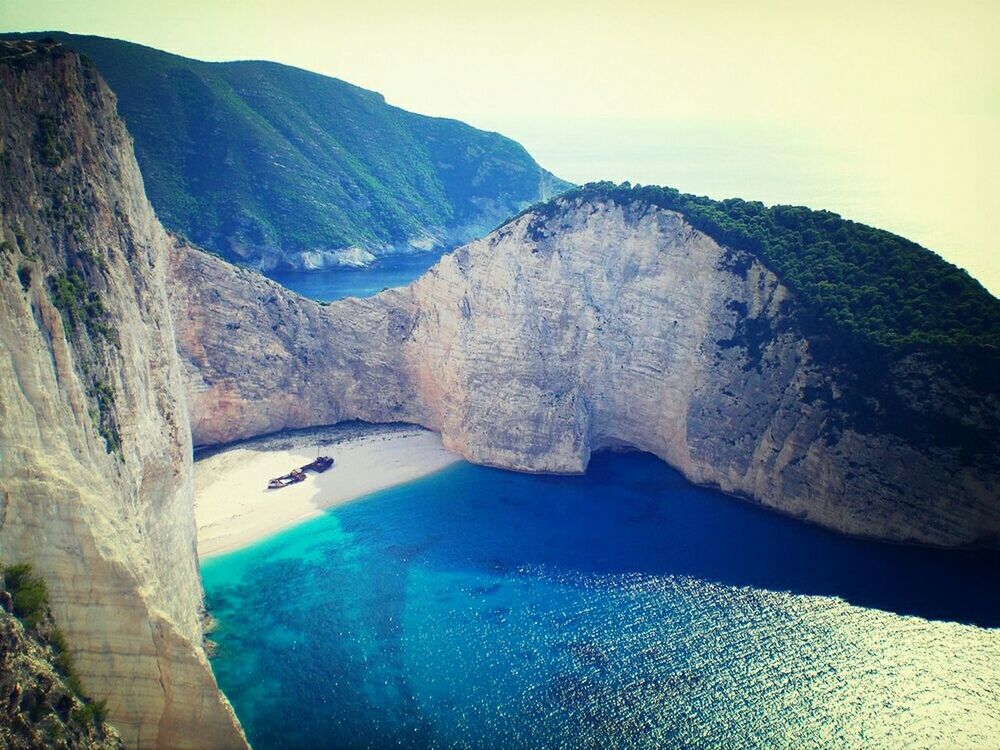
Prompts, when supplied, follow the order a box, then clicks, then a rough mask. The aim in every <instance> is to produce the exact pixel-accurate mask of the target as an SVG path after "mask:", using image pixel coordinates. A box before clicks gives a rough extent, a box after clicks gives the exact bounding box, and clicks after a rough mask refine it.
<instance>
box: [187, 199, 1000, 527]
mask: <svg viewBox="0 0 1000 750" xmlns="http://www.w3.org/2000/svg"><path fill="white" fill-rule="evenodd" d="M171 276H172V279H173V281H172V284H171V287H172V292H171V294H172V299H173V304H174V306H175V310H176V315H177V317H178V319H179V320H184V321H185V325H184V326H182V327H180V329H179V332H178V334H179V349H180V351H181V354H182V357H183V358H184V359H185V360H186V362H187V371H188V375H189V392H190V394H191V396H190V401H189V402H190V405H191V410H192V429H193V434H194V440H195V442H196V443H216V442H225V441H228V440H233V439H238V438H243V437H249V436H251V435H255V434H261V433H265V432H269V431H273V430H278V429H284V428H289V427H305V426H310V425H318V424H324V423H332V422H336V421H339V420H342V419H348V418H360V419H366V420H369V421H410V422H415V423H419V424H422V425H424V426H426V427H429V428H431V429H434V430H437V431H439V432H440V433H441V434H442V436H443V439H444V441H445V444H446V446H448V447H450V448H451V449H453V450H456V451H458V452H459V453H461V454H462V455H464V456H466V457H467V458H469V459H470V460H472V461H475V462H479V463H485V464H491V465H496V466H501V467H506V468H512V469H517V470H522V471H539V472H580V471H583V470H584V469H585V467H586V465H587V462H588V460H589V456H590V454H591V452H592V451H594V450H597V449H600V448H605V447H633V448H637V449H640V450H644V451H649V452H651V453H654V454H656V455H657V456H659V457H661V458H662V459H663V460H664V461H666V462H668V463H670V464H671V465H672V466H674V467H676V468H678V469H679V470H680V471H682V472H683V473H684V474H685V475H686V476H687V477H688V478H689V479H690V480H691V481H693V482H696V483H698V484H703V485H708V486H714V487H718V488H720V489H722V490H724V491H726V492H729V493H732V494H735V495H739V496H742V497H745V498H748V499H751V500H753V501H755V502H758V503H761V504H763V505H766V506H768V507H771V508H774V509H776V510H780V511H782V512H785V513H789V514H792V515H795V516H797V517H800V518H803V519H806V520H809V521H812V522H815V523H819V524H822V525H825V526H828V527H830V528H833V529H836V530H839V531H842V532H846V533H849V534H856V535H860V536H868V537H876V538H881V539H889V540H894V541H907V542H919V543H925V544H937V545H948V546H988V547H989V546H991V547H996V546H998V544H1000V541H998V540H1000V507H998V506H1000V503H998V501H997V497H996V487H997V486H998V485H1000V482H998V472H997V468H996V465H995V461H994V462H989V461H987V462H985V463H976V462H973V463H970V462H967V461H964V460H962V459H961V457H960V456H959V455H958V453H957V452H956V451H955V450H953V449H950V448H947V447H940V446H934V445H922V446H918V445H917V444H915V443H913V442H912V441H910V440H908V439H906V438H904V437H902V436H900V435H898V434H894V433H892V432H890V431H887V430H884V431H872V430H869V431H867V432H863V431H861V430H859V429H855V428H854V427H853V426H852V423H851V421H850V419H849V417H850V416H851V414H852V409H855V408H856V407H855V406H854V405H852V404H847V403H846V402H844V401H843V400H842V399H841V395H840V394H841V386H842V384H843V381H844V377H845V375H844V373H842V372H838V371H836V370H834V369H832V368H831V367H829V366H825V367H821V366H820V365H818V364H817V363H816V362H815V361H814V360H813V358H812V355H811V350H810V345H809V343H808V341H807V340H806V339H805V338H804V337H803V336H802V334H801V333H800V332H799V331H800V329H799V325H798V318H797V314H798V313H797V307H796V304H795V300H794V298H793V297H792V295H791V294H790V293H789V291H788V290H787V289H786V288H785V287H784V286H782V285H781V284H780V283H779V281H778V279H777V278H776V277H775V276H774V274H772V273H771V272H770V271H769V270H768V269H767V268H765V267H764V266H763V265H761V263H760V262H759V261H757V260H755V259H754V258H752V257H750V256H748V255H742V254H740V253H736V252H734V251H732V250H729V249H727V248H723V247H721V246H720V245H719V244H718V243H716V242H715V241H714V240H712V239H711V238H710V237H708V236H706V235H704V234H702V233H701V232H698V231H696V230H695V229H693V228H692V227H691V226H690V225H689V224H687V223H686V222H685V221H684V219H683V217H682V216H680V215H678V214H676V213H673V212H670V211H665V210H662V209H658V208H654V207H650V206H648V205H641V204H633V205H631V206H624V207H623V206H621V205H617V204H615V203H611V202H600V201H597V202H580V201H579V200H576V201H573V202H571V201H567V200H560V203H559V204H558V210H556V211H554V212H550V213H549V214H548V215H541V214H537V215H536V214H532V213H529V214H526V215H524V216H522V217H520V218H518V219H516V220H515V221H513V222H511V223H509V224H507V225H505V226H504V227H502V228H500V229H499V230H497V231H496V232H494V233H493V234H491V235H489V236H488V237H486V238H484V239H483V240H480V241H477V242H474V243H471V244H470V245H467V246H466V247H464V248H461V249H459V250H457V251H455V252H454V253H452V254H451V255H448V256H445V257H444V258H442V260H441V261H440V262H439V263H438V264H437V265H436V266H434V267H433V268H432V269H431V270H430V271H428V273H427V274H425V275H424V276H423V277H421V278H420V279H418V280H417V281H416V282H414V283H413V284H412V285H411V286H410V287H407V288H405V289H402V290H393V291H390V292H385V293H383V294H381V295H378V296H377V297H375V298H372V299H366V300H343V301H340V302H336V303H333V304H331V305H329V306H325V307H324V306H320V305H316V304H315V303H312V302H310V301H308V300H303V299H302V298H300V297H297V296H296V295H294V294H291V293H289V292H287V291H285V290H283V289H282V288H280V287H278V286H277V285H275V284H272V283H271V282H268V281H266V280H264V279H262V278H260V277H259V276H256V275H254V274H252V273H248V272H242V271H236V272H234V271H233V270H232V268H231V267H229V266H227V265H226V264H224V263H222V262H220V261H217V260H215V259H212V258H209V257H207V256H204V255H202V254H201V253H198V252H197V251H193V250H186V249H184V248H178V249H177V250H176V251H175V252H174V254H173V269H172V272H171ZM906 367H916V368H918V369H922V371H923V372H924V374H925V375H926V374H927V373H929V372H930V371H929V370H928V369H927V367H926V366H924V365H923V364H922V363H921V362H920V361H919V358H917V360H914V361H911V362H906V361H903V362H900V363H898V367H897V369H898V370H900V371H902V370H903V369H905V368H906ZM931 375H932V376H933V377H938V376H937V375H934V374H933V373H931ZM933 377H932V378H931V380H932V381H933ZM900 382H903V377H902V376H900ZM937 387H938V388H939V389H943V390H948V389H949V388H951V384H950V383H949V381H948V380H947V378H946V377H944V376H943V375H942V376H940V377H939V378H938V380H937ZM955 388H956V390H955V394H956V395H954V397H953V398H951V399H950V400H949V398H941V399H937V398H935V399H927V398H926V394H924V393H915V394H911V396H909V397H908V398H910V399H911V400H912V401H913V402H914V404H913V406H914V408H917V407H919V408H920V409H924V410H930V411H933V410H935V409H944V408H946V406H947V404H948V403H949V402H953V403H958V404H969V403H975V404H976V405H977V408H976V409H972V410H970V412H969V413H970V414H974V415H977V416H974V417H973V419H974V420H978V422H977V424H978V425H979V426H982V425H986V426H987V427H989V426H990V425H996V424H997V423H998V421H997V417H998V411H1000V408H998V405H997V403H996V399H995V398H993V397H992V396H983V395H982V394H976V393H963V392H960V391H958V390H957V386H956V387H955ZM921 399H922V401H921ZM866 408H875V407H874V406H873V405H871V404H869V405H868V406H866Z"/></svg>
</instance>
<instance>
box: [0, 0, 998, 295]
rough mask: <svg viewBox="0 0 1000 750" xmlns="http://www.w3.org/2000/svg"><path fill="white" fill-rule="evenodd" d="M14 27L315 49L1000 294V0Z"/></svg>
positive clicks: (323, 64) (116, 12)
mask: <svg viewBox="0 0 1000 750" xmlns="http://www.w3.org/2000/svg"><path fill="white" fill-rule="evenodd" d="M0 28H3V29H6V30H24V31H29V30H30V31H37V30H42V29H59V30H64V31H73V32H79V33H92V34H100V35H103V36H110V37H117V38H121V39H129V40H132V41H137V42H141V43H143V44H148V45H151V46H154V47H158V48H161V49H165V50H169V51H172V52H177V53H180V54H184V55H189V56H192V57H197V58H201V59H206V60H229V59H246V58H257V59H269V60H277V61H281V62H286V63H289V64H292V65H298V66H301V67H304V68H308V69H310V70H315V71H317V72H320V73H326V74H329V75H333V76H337V77H338V78H343V79H345V80H348V81H351V82H352V83H356V84H358V85H361V86H364V87H366V88H371V89H375V90H377V91H380V92H381V93H383V94H384V95H385V96H386V98H387V99H388V100H389V101H390V102H391V103H394V104H398V105H400V106H402V107H405V108H407V109H411V110H414V111H418V112H424V113H427V114H433V115H443V116H449V117H456V118H459V119H462V120H465V121H466V122H469V123H471V124H473V125H476V126H479V127H484V128H488V129H491V130H499V131H501V132H503V133H505V134H507V135H510V136H512V137H514V138H516V139H518V140H519V141H521V142H522V143H523V144H524V145H525V146H526V147H527V148H528V149H529V150H530V151H531V152H532V153H533V155H534V156H535V157H536V158H537V159H538V160H539V161H540V162H541V163H542V164H543V165H544V166H546V167H548V168H549V169H551V170H553V171H554V172H556V173H557V174H559V175H560V176H562V177H565V178H567V179H570V180H574V181H577V182H582V181H586V180H590V179H601V178H607V179H614V180H623V179H630V180H632V181H633V182H643V183H660V184H668V185H673V186H675V187H678V188H681V189H683V190H687V191H690V192H698V193H704V194H708V195H712V196H713V197H719V198H721V197H727V196H730V195H739V196H741V197H745V198H754V199H760V200H764V201H765V202H769V203H773V202H794V203H804V204H806V205H810V206H813V207H816V208H830V209H832V210H836V211H839V212H840V213H843V214H844V215H845V216H848V217H850V218H855V219H859V220H863V221H866V222H869V223H873V224H876V225H878V226H883V227H885V228H887V229H891V230H893V231H896V232H899V233H900V234H904V235H906V236H909V237H911V238H912V239H914V240H917V241H918V242H921V243H922V244H924V245H926V246H928V247H930V248H932V249H934V250H937V251H938V252H940V253H941V254H942V255H944V256H945V257H947V258H949V259H950V260H952V261H953V262H955V263H957V264H958V265H960V266H963V267H965V268H967V269H969V271H970V272H971V273H973V275H974V276H976V277H977V278H979V279H980V280H981V281H983V283H984V284H986V285H987V286H988V287H989V288H991V290H992V291H993V292H994V294H997V293H1000V252H998V250H997V239H996V238H997V237H998V236H1000V201H998V200H997V185H998V182H1000V52H998V50H1000V0H987V1H984V2H949V3H929V2H922V1H921V0H911V1H910V2H892V3H889V2H881V3H880V2H877V1H875V2H857V3H854V2H844V1H841V2H834V3H811V2H806V1H804V0H800V1H799V2H762V1H759V0H758V1H757V2H739V3H737V2H714V3H713V2H670V1H668V0H663V1H661V2H644V1H641V0H618V2H607V3H592V2H586V1H585V0H584V1H582V2H563V1H562V0H552V1H549V2H546V1H545V0H535V2H520V1H519V0H513V1H507V2H502V3H498V2H490V3H476V2H468V1H467V2H455V1H452V0H440V1H438V2H420V1H419V0H368V1H367V2H364V1H361V2H358V1H355V2H345V3H339V2H318V1H315V2H314V1H312V0H286V1H285V2H261V1H259V0H243V1H242V2H222V1H221V0H197V1H195V0H172V1H171V2H159V3H142V2H114V1H112V0H86V1H82V0H71V1H66V0H0Z"/></svg>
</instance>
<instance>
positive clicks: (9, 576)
mask: <svg viewBox="0 0 1000 750" xmlns="http://www.w3.org/2000/svg"><path fill="white" fill-rule="evenodd" d="M3 582H4V587H5V588H6V589H7V591H9V592H10V595H11V599H12V601H13V602H14V614H15V615H16V616H17V617H19V618H20V619H21V622H23V623H24V624H25V626H27V627H29V628H37V627H38V624H39V623H40V622H41V621H42V618H43V617H45V613H46V612H47V611H48V606H49V590H48V588H47V587H46V585H45V581H44V580H43V579H42V578H39V577H38V576H36V575H34V574H33V573H32V572H31V566H30V565H28V564H26V563H22V564H19V565H8V566H5V567H4V568H3Z"/></svg>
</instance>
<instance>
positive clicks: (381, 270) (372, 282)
mask: <svg viewBox="0 0 1000 750" xmlns="http://www.w3.org/2000/svg"><path fill="white" fill-rule="evenodd" d="M440 257H441V253H440V252H427V253H395V254H392V255H387V256H385V257H382V258H379V259H378V260H377V261H375V263H374V264H373V265H371V266H369V267H367V268H335V269H331V270H329V271H270V272H268V274H267V275H268V277H269V278H271V279H274V280H275V281H277V282H278V283H279V284H281V285H282V286H285V287H288V288H289V289H291V290H292V291H295V292H298V293H299V294H301V295H302V296H303V297H309V298H310V299H314V300H317V301H318V302H332V301H333V300H335V299H341V298H343V297H371V296H372V295H373V294H378V293H379V292H381V291H382V290H383V289H391V288H392V287H397V286H406V285H407V284H409V283H410V282H411V281H413V280H414V279H416V278H417V277H418V276H420V275H421V274H422V273H423V272H424V271H426V270H427V269H428V268H430V267H431V266H433V265H434V264H435V263H436V262H437V260H438V258H440Z"/></svg>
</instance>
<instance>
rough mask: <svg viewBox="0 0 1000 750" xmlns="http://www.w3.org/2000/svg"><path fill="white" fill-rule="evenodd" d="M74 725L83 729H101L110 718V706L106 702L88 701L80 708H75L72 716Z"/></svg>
mask: <svg viewBox="0 0 1000 750" xmlns="http://www.w3.org/2000/svg"><path fill="white" fill-rule="evenodd" d="M71 718H72V720H73V723H74V724H76V725H77V726H78V727H80V728H81V729H84V730H86V729H89V728H90V727H91V726H94V727H99V726H100V725H101V724H103V723H104V721H105V720H106V719H107V718H108V705H107V702H106V701H88V702H85V703H84V704H83V705H82V706H80V707H79V708H74V709H73V713H72V715H71Z"/></svg>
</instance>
